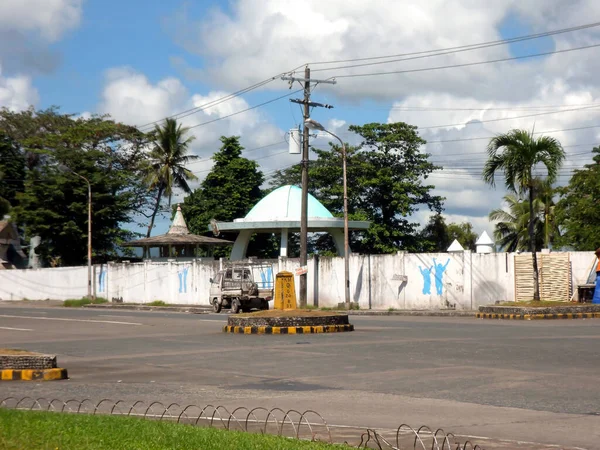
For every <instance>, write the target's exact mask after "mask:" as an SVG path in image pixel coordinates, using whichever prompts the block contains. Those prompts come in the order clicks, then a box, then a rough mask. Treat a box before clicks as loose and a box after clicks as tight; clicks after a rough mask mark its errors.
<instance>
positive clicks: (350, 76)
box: [330, 44, 600, 79]
mask: <svg viewBox="0 0 600 450" xmlns="http://www.w3.org/2000/svg"><path fill="white" fill-rule="evenodd" d="M596 47H600V44H591V45H584V46H581V47H573V48H566V49H563V50H553V51H550V52H543V53H532V54H529V55H521V56H512V57H509V58H498V59H491V60H487V61H476V62H470V63H462V64H449V65H445V66H434V67H422V68H418V69H404V70H393V71H389V72H370V73H355V74H348V75H334V76H331V77H330V79H333V78H357V77H371V76H380V75H393V74H401V73H415V72H429V71H433V70H442V69H455V68H458V67H469V66H480V65H483V64H494V63H499V62H506V61H516V60H521V59H528V58H537V57H539V56H548V55H556V54H559V53H568V52H574V51H577V50H587V49H590V48H596Z"/></svg>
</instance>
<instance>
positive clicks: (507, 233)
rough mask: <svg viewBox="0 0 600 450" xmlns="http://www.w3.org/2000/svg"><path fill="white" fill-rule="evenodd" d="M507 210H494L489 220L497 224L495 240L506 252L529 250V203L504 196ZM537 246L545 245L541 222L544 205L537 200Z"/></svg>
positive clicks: (512, 195)
mask: <svg viewBox="0 0 600 450" xmlns="http://www.w3.org/2000/svg"><path fill="white" fill-rule="evenodd" d="M504 203H506V206H507V210H505V209H502V208H499V209H494V210H493V211H492V212H491V213H490V215H489V219H490V220H491V221H493V222H496V225H495V227H494V239H495V241H496V243H497V244H498V245H499V246H500V248H501V249H502V250H503V251H505V252H516V251H526V250H527V249H529V232H528V227H529V203H528V202H527V201H523V200H521V199H520V198H519V197H517V196H516V195H514V194H507V195H505V196H504ZM534 211H535V225H534V227H535V244H536V247H537V246H541V245H543V228H542V226H541V221H540V213H541V212H542V204H541V202H540V201H539V200H537V199H536V200H535V203H534Z"/></svg>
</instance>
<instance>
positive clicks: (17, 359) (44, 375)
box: [0, 349, 68, 381]
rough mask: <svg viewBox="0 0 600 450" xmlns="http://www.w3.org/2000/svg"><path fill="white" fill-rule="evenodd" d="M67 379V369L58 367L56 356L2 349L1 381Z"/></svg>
mask: <svg viewBox="0 0 600 450" xmlns="http://www.w3.org/2000/svg"><path fill="white" fill-rule="evenodd" d="M67 378H68V374H67V369H62V368H59V367H57V362H56V355H44V354H41V353H34V352H28V351H25V350H12V349H0V381H52V380H66V379H67Z"/></svg>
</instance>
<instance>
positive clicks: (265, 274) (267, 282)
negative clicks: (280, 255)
mask: <svg viewBox="0 0 600 450" xmlns="http://www.w3.org/2000/svg"><path fill="white" fill-rule="evenodd" d="M260 279H261V280H262V282H261V284H262V286H261V287H262V288H263V289H270V288H272V287H273V268H272V267H267V268H266V269H261V270H260Z"/></svg>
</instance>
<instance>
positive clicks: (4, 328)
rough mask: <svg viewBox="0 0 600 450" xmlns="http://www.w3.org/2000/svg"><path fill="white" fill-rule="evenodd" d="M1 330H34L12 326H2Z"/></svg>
mask: <svg viewBox="0 0 600 450" xmlns="http://www.w3.org/2000/svg"><path fill="white" fill-rule="evenodd" d="M0 330H13V331H33V330H31V329H29V328H11V327H0Z"/></svg>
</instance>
